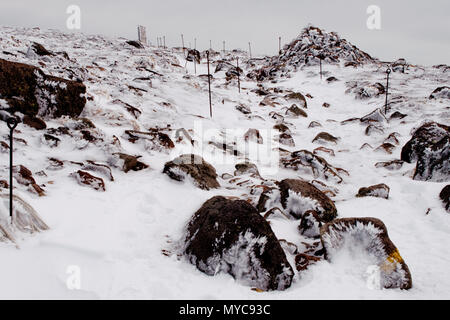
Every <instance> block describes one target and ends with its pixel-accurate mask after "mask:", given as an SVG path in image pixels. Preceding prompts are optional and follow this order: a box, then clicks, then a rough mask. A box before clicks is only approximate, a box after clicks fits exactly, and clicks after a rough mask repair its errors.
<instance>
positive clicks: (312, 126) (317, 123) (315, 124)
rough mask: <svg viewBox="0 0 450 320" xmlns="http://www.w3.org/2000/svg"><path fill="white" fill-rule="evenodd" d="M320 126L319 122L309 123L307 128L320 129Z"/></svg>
mask: <svg viewBox="0 0 450 320" xmlns="http://www.w3.org/2000/svg"><path fill="white" fill-rule="evenodd" d="M321 126H322V125H321V124H320V122H317V121H311V122H310V123H309V125H308V128H315V127H321Z"/></svg>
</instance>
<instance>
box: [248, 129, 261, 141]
mask: <svg viewBox="0 0 450 320" xmlns="http://www.w3.org/2000/svg"><path fill="white" fill-rule="evenodd" d="M244 140H245V141H253V142H256V143H258V144H262V143H263V137H262V136H261V134H260V133H259V130H257V129H248V130H247V132H246V133H245V134H244Z"/></svg>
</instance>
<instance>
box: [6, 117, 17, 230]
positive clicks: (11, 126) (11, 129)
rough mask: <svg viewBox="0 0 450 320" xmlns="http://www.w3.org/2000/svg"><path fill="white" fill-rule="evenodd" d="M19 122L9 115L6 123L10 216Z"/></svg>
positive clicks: (11, 213)
mask: <svg viewBox="0 0 450 320" xmlns="http://www.w3.org/2000/svg"><path fill="white" fill-rule="evenodd" d="M18 123H19V122H18V121H17V119H16V118H15V117H9V118H8V119H7V120H6V124H7V125H8V128H9V216H10V217H11V223H12V218H13V133H14V129H15V128H16V127H17V124H18Z"/></svg>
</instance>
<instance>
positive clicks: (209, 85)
mask: <svg viewBox="0 0 450 320" xmlns="http://www.w3.org/2000/svg"><path fill="white" fill-rule="evenodd" d="M206 61H207V64H208V93H209V116H210V117H211V118H212V103H211V75H210V74H209V50H207V51H206Z"/></svg>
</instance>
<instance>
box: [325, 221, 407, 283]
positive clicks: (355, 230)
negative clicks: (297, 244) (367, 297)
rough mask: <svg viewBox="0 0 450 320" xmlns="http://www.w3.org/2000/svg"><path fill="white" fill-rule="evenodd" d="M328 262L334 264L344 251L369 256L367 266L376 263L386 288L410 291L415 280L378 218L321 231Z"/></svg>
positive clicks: (334, 223) (332, 225) (342, 223)
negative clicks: (338, 254) (337, 256)
mask: <svg viewBox="0 0 450 320" xmlns="http://www.w3.org/2000/svg"><path fill="white" fill-rule="evenodd" d="M320 238H321V241H322V244H323V247H324V249H325V258H326V259H327V260H331V261H333V258H335V257H336V255H337V253H338V252H340V251H341V250H349V251H351V253H352V254H353V255H356V254H360V255H366V256H367V264H368V266H369V265H373V264H374V262H375V263H376V266H377V269H378V270H379V272H380V286H381V287H382V288H400V289H410V288H411V287H412V278H411V273H410V271H409V268H408V266H407V265H406V263H405V261H404V260H403V258H402V257H401V256H400V253H399V251H398V249H397V248H396V247H395V245H394V244H393V243H392V241H391V240H390V239H389V236H388V233H387V229H386V226H385V225H384V223H383V222H382V221H381V220H379V219H376V218H344V219H336V220H334V221H332V222H330V223H327V224H325V225H324V226H322V228H321V229H320Z"/></svg>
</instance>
